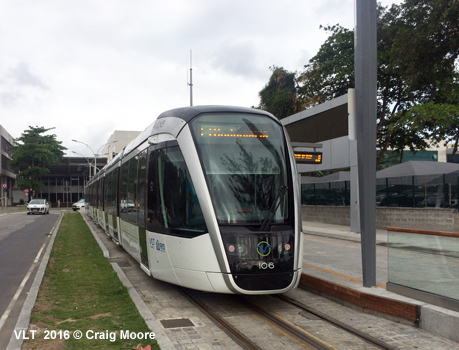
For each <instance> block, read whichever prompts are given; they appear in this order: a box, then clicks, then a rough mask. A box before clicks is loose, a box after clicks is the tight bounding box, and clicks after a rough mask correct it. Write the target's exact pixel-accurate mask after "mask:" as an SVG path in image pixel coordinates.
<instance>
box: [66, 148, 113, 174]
mask: <svg viewBox="0 0 459 350" xmlns="http://www.w3.org/2000/svg"><path fill="white" fill-rule="evenodd" d="M72 141H73V142H77V143H82V144H83V145H85V146H86V147H88V148H89V149H90V150H91V152H92V154H93V156H94V175H93V176H96V172H97V157H98V156H100V154H99V151H100V150H101V149H102V147H104V146H106V145H111V144H112V143H115V142H118V141H117V140H115V141H112V142H107V143H104V144H103V145H102V146H100V147H99V149H98V150H97V153H95V152H94V151H93V150H92V148H91V147H90V146H89V145H88V144H87V143H84V142H82V141H78V140H72ZM72 152H73V151H72ZM73 153H75V152H73Z"/></svg>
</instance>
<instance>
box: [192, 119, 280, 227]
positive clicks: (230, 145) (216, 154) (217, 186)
mask: <svg viewBox="0 0 459 350" xmlns="http://www.w3.org/2000/svg"><path fill="white" fill-rule="evenodd" d="M192 130H193V133H194V137H195V140H196V147H197V149H198V153H199V156H200V158H201V163H202V166H203V168H204V173H205V176H206V179H207V183H208V186H209V190H210V194H211V197H212V201H213V204H214V208H215V211H216V215H217V219H218V222H219V223H220V224H262V223H263V222H264V225H262V226H265V224H266V222H267V218H268V217H269V222H270V223H283V222H286V221H287V219H288V205H287V203H288V196H289V195H288V193H289V191H286V189H287V187H288V181H287V179H288V176H287V166H286V160H285V159H286V150H285V143H284V137H283V131H282V128H281V126H280V125H278V124H277V123H276V122H275V121H273V120H272V119H270V118H269V117H266V116H262V115H250V114H235V113H233V114H217V115H210V114H204V115H202V116H200V117H198V118H196V119H194V120H193V121H192Z"/></svg>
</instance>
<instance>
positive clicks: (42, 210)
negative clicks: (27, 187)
mask: <svg viewBox="0 0 459 350" xmlns="http://www.w3.org/2000/svg"><path fill="white" fill-rule="evenodd" d="M29 214H43V215H45V214H49V202H48V201H47V200H46V199H31V200H30V202H29V204H27V215H29Z"/></svg>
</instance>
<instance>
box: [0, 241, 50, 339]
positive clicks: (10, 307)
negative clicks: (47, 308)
mask: <svg viewBox="0 0 459 350" xmlns="http://www.w3.org/2000/svg"><path fill="white" fill-rule="evenodd" d="M45 246H46V243H43V245H42V246H41V249H40V251H39V252H38V254H37V256H36V257H35V260H34V261H33V263H32V266H30V269H29V271H28V272H27V274H26V275H25V277H24V279H23V280H22V282H21V285H20V286H19V288H18V290H17V291H16V294H14V296H13V299H11V301H10V303H9V304H8V307H7V308H6V310H5V312H4V313H3V315H2V317H1V318H0V330H1V329H2V328H3V326H4V325H5V322H6V320H7V318H8V317H9V316H10V313H11V311H12V310H13V308H14V306H15V304H16V302H17V300H18V299H19V296H20V295H21V293H22V290H23V289H24V287H25V285H26V283H27V281H28V280H29V278H30V275H31V274H32V271H33V270H34V268H35V265H37V262H38V260H39V259H40V255H41V252H42V251H43V249H45Z"/></svg>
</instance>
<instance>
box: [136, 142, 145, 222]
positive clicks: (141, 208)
mask: <svg viewBox="0 0 459 350" xmlns="http://www.w3.org/2000/svg"><path fill="white" fill-rule="evenodd" d="M146 174H147V151H146V150H145V151H144V152H142V153H141V154H140V155H139V176H138V184H137V202H138V214H139V216H138V220H139V224H140V225H141V226H143V227H145V202H146V194H147V175H146Z"/></svg>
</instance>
